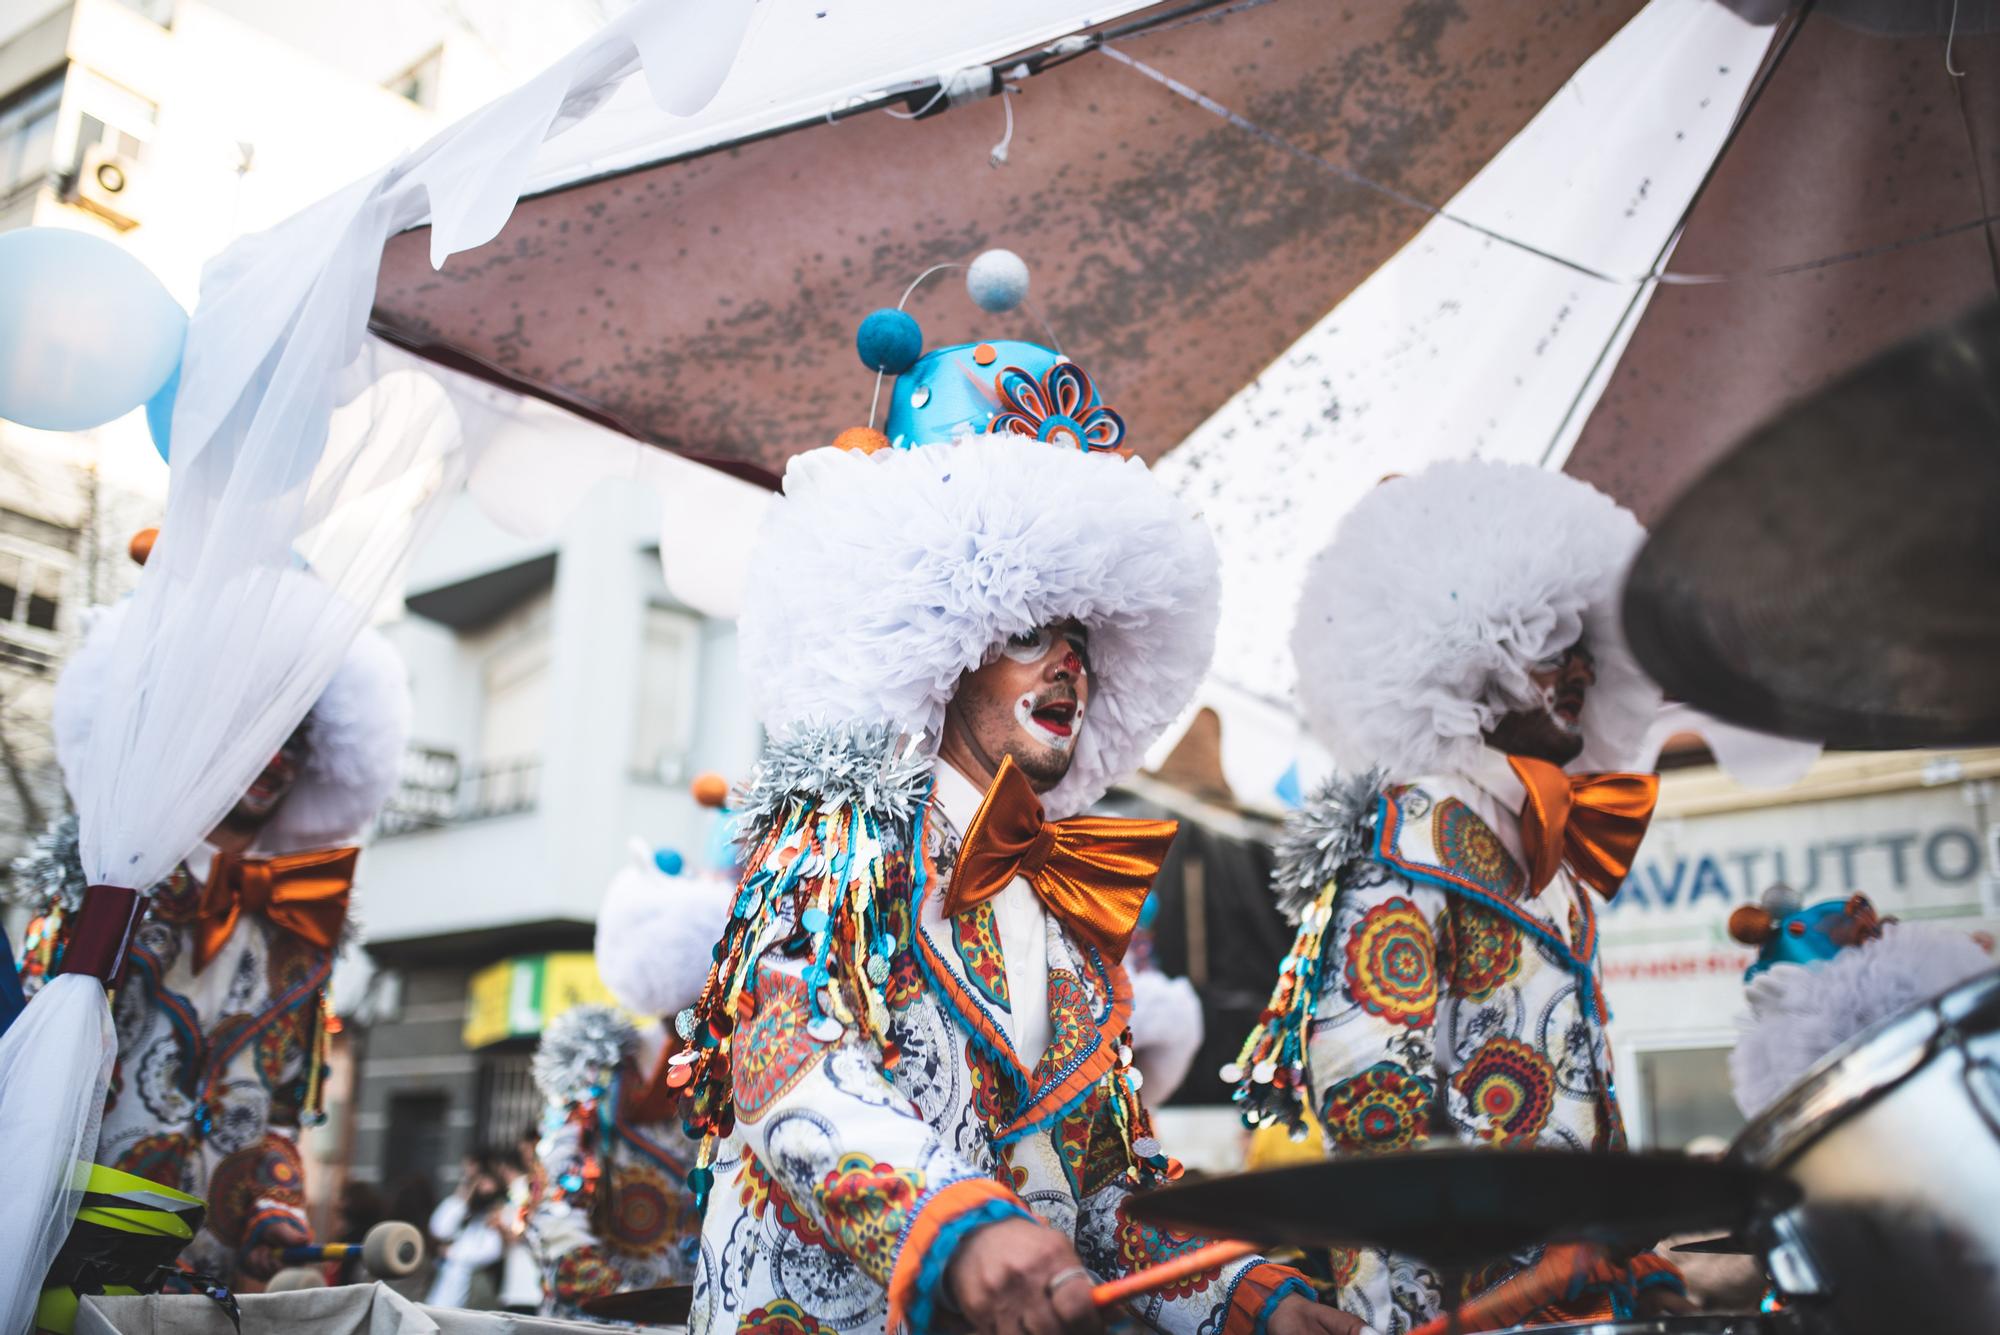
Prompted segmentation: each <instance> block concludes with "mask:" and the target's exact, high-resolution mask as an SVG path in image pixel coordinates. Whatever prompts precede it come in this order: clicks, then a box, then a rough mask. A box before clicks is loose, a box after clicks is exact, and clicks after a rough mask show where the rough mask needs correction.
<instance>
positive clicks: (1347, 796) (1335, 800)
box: [1271, 770, 1385, 922]
mask: <svg viewBox="0 0 2000 1335" xmlns="http://www.w3.org/2000/svg"><path fill="white" fill-rule="evenodd" d="M1384 786H1385V785H1384V781H1383V777H1382V774H1381V772H1380V771H1379V770H1371V771H1369V772H1368V773H1366V774H1360V775H1344V774H1336V775H1334V776H1333V777H1332V778H1330V779H1328V780H1327V781H1326V783H1325V784H1324V785H1322V786H1321V787H1320V788H1319V790H1318V791H1317V792H1315V793H1313V795H1312V796H1311V797H1308V798H1307V799H1306V801H1305V803H1304V805H1302V806H1301V807H1300V808H1299V809H1298V810H1297V811H1294V812H1292V813H1291V814H1290V815H1289V816H1287V817H1285V824H1284V827H1283V828H1282V829H1280V830H1279V832H1278V839H1277V846H1276V849H1277V855H1278V864H1277V866H1276V867H1275V868H1273V869H1272V872H1271V890H1272V893H1273V895H1274V896H1275V897H1276V898H1277V901H1278V909H1279V911H1280V912H1282V913H1283V914H1284V915H1285V917H1286V918H1287V919H1289V920H1291V921H1293V922H1297V921H1298V917H1299V914H1301V913H1302V912H1304V911H1305V909H1306V907H1307V906H1308V905H1310V904H1311V903H1312V902H1313V901H1314V900H1315V899H1317V898H1319V892H1320V891H1321V890H1324V889H1325V888H1326V885H1327V882H1329V881H1331V880H1332V879H1333V878H1334V877H1335V876H1336V875H1338V874H1339V873H1340V871H1341V869H1342V868H1344V867H1346V866H1347V865H1348V864H1349V863H1352V862H1354V861H1356V860H1357V859H1359V858H1361V857H1362V856H1363V855H1365V854H1366V853H1367V852H1368V848H1369V844H1370V842H1371V841H1372V839H1373V835H1374V828H1375V802H1376V799H1377V798H1379V797H1381V795H1382V789H1383V787H1384Z"/></svg>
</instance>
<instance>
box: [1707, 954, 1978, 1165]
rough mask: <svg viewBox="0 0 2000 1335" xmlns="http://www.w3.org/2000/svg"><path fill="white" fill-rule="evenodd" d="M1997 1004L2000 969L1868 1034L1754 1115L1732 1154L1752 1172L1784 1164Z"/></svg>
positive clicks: (1911, 1072)
mask: <svg viewBox="0 0 2000 1335" xmlns="http://www.w3.org/2000/svg"><path fill="white" fill-rule="evenodd" d="M1994 1007H2000V969H1991V970H1988V971H1987V972H1985V973H1982V974H1980V975H1978V976H1977V977H1975V978H1968V979H1966V980H1965V981H1964V982H1962V983H1958V984H1956V985H1955V986H1953V987H1951V988H1948V989H1946V990H1945V991H1943V992H1941V993H1939V994H1938V995H1936V996H1934V997H1931V998H1930V999H1929V1000H1927V1001H1924V1002H1922V1003H1920V1004H1918V1005H1917V1006H1914V1007H1912V1008H1911V1009H1909V1010H1906V1011H1904V1012H1902V1013H1901V1014H1898V1015H1892V1016H1890V1017H1889V1018H1888V1019H1886V1020H1882V1021H1879V1022H1877V1023H1876V1024H1874V1025H1872V1026H1870V1027H1869V1028H1867V1029H1864V1030H1862V1031H1861V1032H1860V1033H1858V1034H1856V1035H1855V1036H1854V1037H1853V1038H1850V1039H1849V1040H1847V1042H1845V1043H1843V1044H1841V1045H1840V1046H1839V1047H1837V1048H1835V1049H1834V1050H1833V1051H1832V1052H1829V1053H1827V1054H1826V1055H1825V1056H1824V1057H1822V1058H1820V1059H1819V1060H1818V1061H1817V1062H1815V1063H1814V1064H1813V1066H1812V1068H1811V1069H1810V1070H1808V1071H1807V1072H1806V1074H1805V1075H1804V1076H1802V1077H1800V1079H1799V1082H1798V1083H1797V1084H1795V1085H1793V1086H1792V1087H1791V1088H1790V1089H1788V1090H1786V1091H1785V1093H1784V1094H1783V1095H1782V1096H1780V1097H1779V1099H1778V1101H1777V1102H1776V1103H1774V1104H1772V1105H1771V1106H1770V1107H1769V1108H1766V1109H1765V1110H1764V1111H1763V1112H1761V1113H1759V1114H1758V1115H1757V1116H1756V1117H1754V1118H1752V1119H1751V1121H1750V1124H1749V1125H1748V1126H1745V1127H1744V1128H1743V1130H1741V1131H1740V1132H1738V1133H1737V1136H1736V1140H1735V1143H1734V1144H1732V1145H1731V1146H1730V1147H1729V1157H1730V1158H1732V1159H1735V1160H1738V1161H1740V1162H1742V1163H1746V1164H1749V1165H1751V1166H1753V1167H1760V1168H1777V1167H1781V1166H1783V1165H1784V1164H1786V1163H1788V1162H1789V1161H1790V1160H1792V1159H1794V1158H1796V1157H1797V1156H1798V1155H1800V1154H1802V1153H1804V1152H1805V1151H1806V1150H1807V1149H1809V1148H1811V1146H1812V1144H1813V1143H1814V1142H1815V1141H1817V1140H1818V1139H1819V1138H1820V1137H1821V1136H1823V1135H1825V1134H1826V1133H1827V1132H1829V1131H1831V1130H1832V1129H1833V1128H1834V1126H1835V1125H1837V1124H1838V1123H1839V1122H1841V1121H1844V1120H1845V1117H1844V1116H1843V1114H1848V1113H1854V1112H1859V1111H1861V1110H1862V1109H1863V1108H1865V1107H1866V1106H1867V1105H1868V1104H1870V1103H1872V1102H1873V1101H1874V1100H1876V1099H1878V1098H1880V1097H1881V1096H1883V1095H1884V1094H1887V1093H1889V1092H1890V1091H1891V1090H1893V1089H1895V1088H1896V1087H1897V1086H1898V1085H1900V1084H1902V1083H1903V1082H1904V1081H1905V1080H1907V1079H1909V1078H1910V1077H1911V1076H1912V1075H1914V1074H1915V1073H1916V1072H1917V1071H1919V1070H1920V1069H1922V1068H1923V1066H1924V1065H1925V1064H1926V1063H1927V1062H1928V1061H1929V1060H1930V1058H1931V1056H1932V1055H1933V1054H1934V1052H1935V1051H1936V1048H1937V1046H1938V1044H1939V1043H1940V1041H1941V1040H1943V1039H1946V1038H1948V1037H1949V1036H1951V1035H1952V1034H1953V1033H1955V1032H1957V1026H1958V1024H1959V1022H1960V1021H1962V1020H1963V1019H1965V1018H1966V1017H1968V1016H1971V1015H1975V1014H1976V1013H1978V1012H1979V1011H1981V1010H1983V1009H1991V1008H1994ZM1989 1027H1990V1021H1989Z"/></svg>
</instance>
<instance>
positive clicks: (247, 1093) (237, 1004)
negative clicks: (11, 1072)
mask: <svg viewBox="0 0 2000 1335" xmlns="http://www.w3.org/2000/svg"><path fill="white" fill-rule="evenodd" d="M200 899H201V883H200V882H199V881H198V880H197V879H196V878H195V877H193V876H192V875H190V874H189V872H188V870H187V869H186V868H185V867H181V868H177V869H176V870H175V871H174V873H173V874H172V875H171V876H169V877H168V878H167V879H166V880H164V881H162V882H161V883H160V884H159V885H158V886H156V887H154V890H153V893H152V895H151V897H150V898H149V899H148V901H147V912H146V917H145V918H144V919H143V920H142V921H141V922H140V924H139V927H138V930H137V932H136V933H135V935H134V938H133V950H132V955H131V958H130V961H129V963H128V964H127V967H126V971H125V977H124V979H123V981H122V982H121V983H120V984H119V987H118V991H117V993H116V994H115V995H114V996H113V997H112V999H111V1010H112V1020H113V1024H114V1026H115V1027H116V1030H117V1034H118V1061H117V1065H116V1067H115V1068H114V1070H113V1073H112V1086H111V1096H110V1097H109V1098H108V1099H107V1100H106V1102H105V1107H104V1120H103V1122H102V1124H101V1127H100V1129H99V1133H98V1143H97V1152H96V1157H97V1159H98V1161H99V1162H101V1163H107V1164H114V1165H117V1166H119V1167H122V1168H124V1169H125V1170H126V1171H128V1172H132V1173H136V1174H138V1175H139V1176H141V1177H145V1178H147V1179H149V1180H151V1181H155V1182H160V1183H162V1184H164V1185H166V1186H170V1187H175V1188H178V1189H180V1190H182V1191H187V1192H191V1193H193V1194H194V1195H197V1196H200V1197H203V1198H204V1199H206V1200H208V1201H209V1210H208V1216H207V1219H206V1221H205V1222H204V1224H203V1226H202V1228H201V1230H200V1232H198V1233H197V1234H196V1235H195V1238H194V1240H193V1241H192V1242H191V1243H189V1245H188V1247H187V1248H186V1250H185V1251H184V1252H183V1253H182V1259H183V1260H184V1261H185V1262H186V1263H187V1264H188V1265H190V1266H193V1267H195V1268H197V1269H199V1270H202V1271H205V1272H207V1273H209V1274H213V1275H218V1276H223V1277H227V1278H230V1279H232V1280H243V1279H252V1280H262V1279H267V1278H269V1277H270V1275H271V1274H272V1273H274V1272H275V1271H276V1269H277V1268H278V1261H277V1258H276V1253H275V1252H274V1251H273V1250H272V1249H273V1248H274V1247H276V1246H278V1245H281V1244H284V1245H290V1244H303V1243H306V1242H310V1241H311V1240H312V1225H311V1222H310V1220H309V1219H308V1217H307V1213H306V1209H305V1194H304V1177H303V1164H302V1162H301V1160H300V1158H299V1154H298V1148H297V1141H298V1129H299V1125H300V1123H301V1121H302V1120H304V1118H305V1115H306V1113H307V1111H308V1108H309V1102H310V1099H311V1096H312V1088H311V1085H312V1069H311V1068H312V1062H311V1058H312V1054H313V1050H314V1048H315V1047H316V1046H317V1044H318V1041H319V1029H318V1026H319V1024H320V1015H321V1002H322V997H323V994H324V991H325V987H326V984H327V980H328V979H329V978H330V977H331V975H332V971H333V952H332V951H330V950H322V949H319V948H317V947H314V946H311V945H309V944H308V943H306V942H304V941H302V940H301V939H300V938H298V937H296V936H293V935H292V934H291V933H289V932H285V931H283V930H281V929H278V928H276V927H273V926H272V925H271V923H270V921H269V920H268V919H266V918H264V917H262V916H261V915H259V914H255V913H245V914H243V915H242V916H241V917H239V919H238V921H237V925H236V929H235V931H234V932H232V933H231V935H230V937H229V939H228V940H227V941H226V942H224V943H223V945H222V947H221V949H220V950H219V951H218V952H217V953H216V955H215V957H214V958H213V959H211V960H210V961H209V962H208V965H207V967H205V968H202V969H199V970H198V969H196V968H195V966H194V955H195V951H194V932H195V927H194V922H193V919H194V913H195V910H196V908H197V906H198V905H199V903H200Z"/></svg>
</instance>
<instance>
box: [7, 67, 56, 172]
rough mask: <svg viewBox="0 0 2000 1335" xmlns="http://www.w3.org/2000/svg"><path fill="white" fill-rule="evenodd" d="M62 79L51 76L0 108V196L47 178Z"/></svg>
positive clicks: (53, 152) (52, 156)
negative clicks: (18, 187)
mask: <svg viewBox="0 0 2000 1335" xmlns="http://www.w3.org/2000/svg"><path fill="white" fill-rule="evenodd" d="M63 79H64V75H63V73H62V72H58V73H56V74H53V75H51V76H49V77H48V78H47V79H44V80H43V81H42V82H40V83H38V84H36V85H34V86H33V87H31V88H29V89H27V90H26V91H25V92H23V93H21V94H20V95H19V96H18V97H16V98H15V99H14V100H13V101H12V102H10V103H8V104H7V105H6V106H5V107H0V194H6V193H9V192H11V191H12V190H14V188H15V187H17V186H20V185H24V184H35V185H39V184H40V183H41V181H42V178H43V177H45V176H47V175H48V173H49V167H50V166H51V165H52V164H53V162H54V159H55V145H56V113H57V112H58V111H59V110H61V108H62V96H63Z"/></svg>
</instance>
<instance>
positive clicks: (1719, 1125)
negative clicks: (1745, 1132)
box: [1637, 1048, 1743, 1150]
mask: <svg viewBox="0 0 2000 1335" xmlns="http://www.w3.org/2000/svg"><path fill="white" fill-rule="evenodd" d="M1637 1086H1638V1090H1639V1094H1640V1098H1641V1101H1642V1103H1643V1107H1644V1113H1645V1116H1644V1121H1643V1127H1642V1133H1643V1138H1644V1148H1646V1149H1652V1150H1678V1149H1685V1148H1686V1147H1687V1145H1688V1143H1689V1142H1690V1141H1694V1140H1697V1139H1700V1138H1702V1137H1719V1138H1721V1139H1723V1140H1729V1139H1732V1138H1734V1137H1735V1135H1736V1133H1737V1132H1738V1131H1740V1130H1742V1128H1743V1115H1742V1114H1741V1113H1740V1112H1738V1111H1737V1110H1736V1099H1735V1096H1734V1095H1732V1094H1731V1093H1730V1092H1729V1049H1728V1048H1667V1049H1660V1050H1658V1051H1653V1052H1641V1053H1640V1054H1639V1079H1638V1082H1637Z"/></svg>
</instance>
